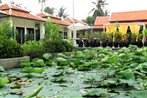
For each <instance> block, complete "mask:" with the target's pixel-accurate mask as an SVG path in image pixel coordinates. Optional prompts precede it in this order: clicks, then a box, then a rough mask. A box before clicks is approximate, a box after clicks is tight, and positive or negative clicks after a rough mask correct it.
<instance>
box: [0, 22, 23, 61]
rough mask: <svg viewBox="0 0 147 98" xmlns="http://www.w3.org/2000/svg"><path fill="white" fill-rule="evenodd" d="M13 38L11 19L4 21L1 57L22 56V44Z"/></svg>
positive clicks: (0, 33)
mask: <svg viewBox="0 0 147 98" xmlns="http://www.w3.org/2000/svg"><path fill="white" fill-rule="evenodd" d="M13 38H14V32H13V29H12V27H11V25H10V23H9V21H4V22H3V23H2V25H1V26H0V39H1V40H0V58H11V57H19V56H22V49H21V46H20V45H19V44H18V43H17V42H16V41H15V40H13Z"/></svg>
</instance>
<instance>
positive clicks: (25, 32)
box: [24, 27, 27, 42]
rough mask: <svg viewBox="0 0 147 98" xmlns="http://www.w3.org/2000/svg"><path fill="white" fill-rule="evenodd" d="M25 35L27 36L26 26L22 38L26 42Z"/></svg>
mask: <svg viewBox="0 0 147 98" xmlns="http://www.w3.org/2000/svg"><path fill="white" fill-rule="evenodd" d="M26 37H27V27H24V40H25V42H26V40H27V39H26Z"/></svg>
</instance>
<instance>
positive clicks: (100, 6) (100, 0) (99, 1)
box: [89, 0, 108, 18]
mask: <svg viewBox="0 0 147 98" xmlns="http://www.w3.org/2000/svg"><path fill="white" fill-rule="evenodd" d="M92 3H93V4H94V5H95V7H94V8H93V9H92V10H91V11H90V12H89V13H92V12H93V15H92V16H93V17H94V18H96V17H97V16H106V15H108V11H107V10H104V7H105V5H108V3H106V0H96V2H92Z"/></svg>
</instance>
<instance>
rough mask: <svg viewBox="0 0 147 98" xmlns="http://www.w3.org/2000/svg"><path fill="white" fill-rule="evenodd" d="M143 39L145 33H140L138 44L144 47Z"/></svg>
mask: <svg viewBox="0 0 147 98" xmlns="http://www.w3.org/2000/svg"><path fill="white" fill-rule="evenodd" d="M142 39H143V34H139V36H138V41H137V46H138V47H142V46H143V43H142Z"/></svg>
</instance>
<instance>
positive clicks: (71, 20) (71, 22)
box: [64, 18, 87, 25]
mask: <svg viewBox="0 0 147 98" xmlns="http://www.w3.org/2000/svg"><path fill="white" fill-rule="evenodd" d="M64 21H66V22H68V23H70V24H73V22H74V23H81V24H83V25H87V23H85V22H83V21H80V20H77V19H73V18H65V19H64Z"/></svg>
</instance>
